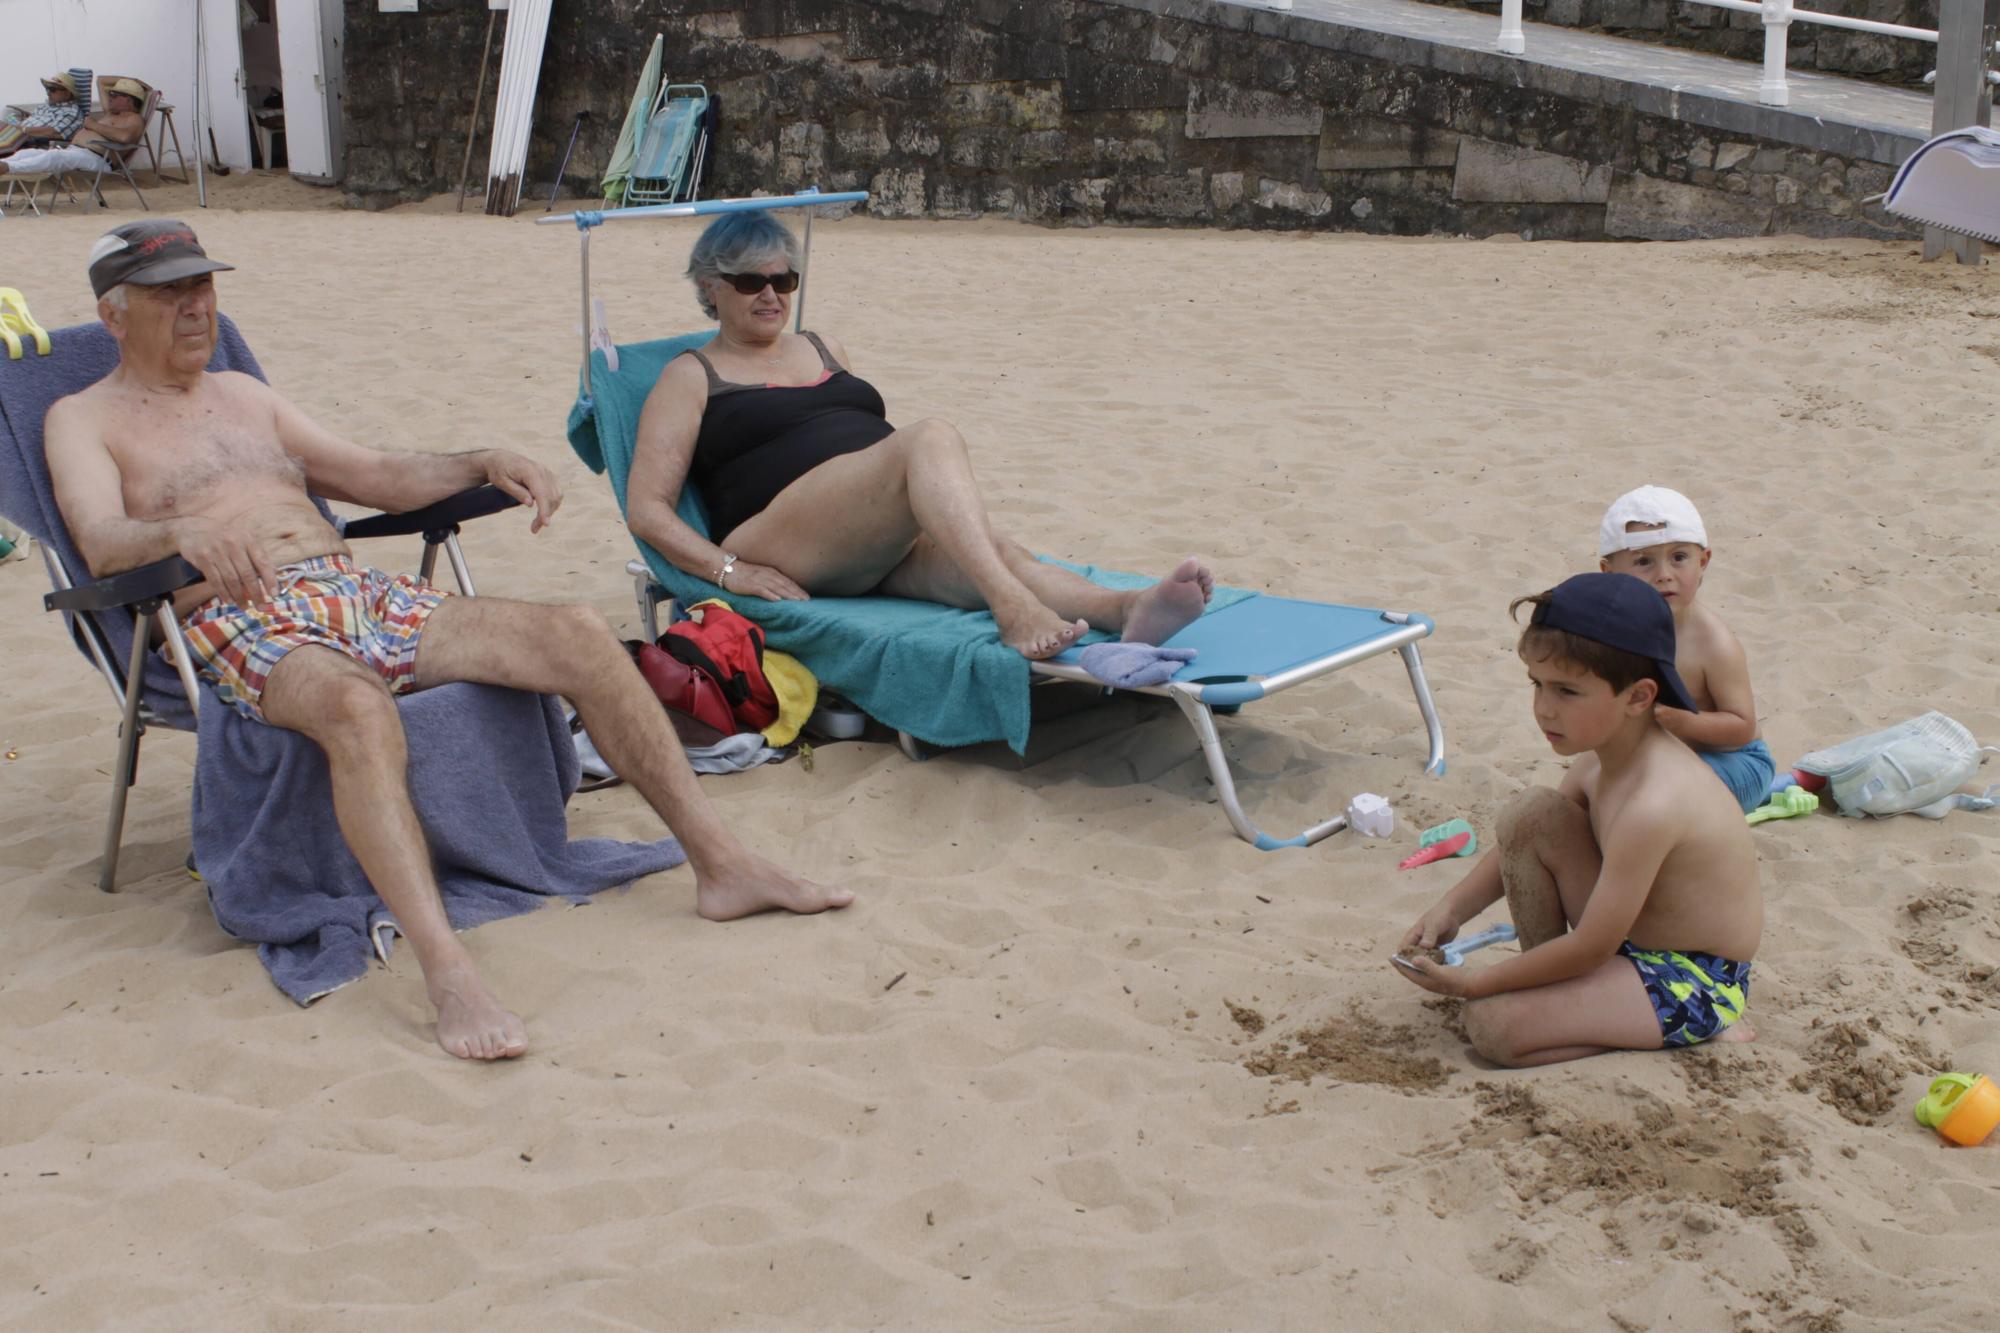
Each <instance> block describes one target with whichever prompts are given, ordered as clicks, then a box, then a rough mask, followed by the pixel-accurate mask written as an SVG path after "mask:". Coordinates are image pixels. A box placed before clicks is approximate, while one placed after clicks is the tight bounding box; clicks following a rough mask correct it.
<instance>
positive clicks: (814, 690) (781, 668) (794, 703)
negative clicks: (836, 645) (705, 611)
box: [688, 597, 819, 749]
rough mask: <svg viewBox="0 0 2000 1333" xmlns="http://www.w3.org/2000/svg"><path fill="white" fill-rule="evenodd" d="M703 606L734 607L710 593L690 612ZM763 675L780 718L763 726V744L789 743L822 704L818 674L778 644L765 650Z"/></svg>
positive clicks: (778, 745) (774, 745)
mask: <svg viewBox="0 0 2000 1333" xmlns="http://www.w3.org/2000/svg"><path fill="white" fill-rule="evenodd" d="M704 606H719V607H721V608H722V609H723V610H725V611H733V610H735V608H734V607H732V606H730V604H729V603H727V602H725V601H723V600H722V599H721V598H720V597H711V598H709V599H708V600H707V601H705V602H696V603H695V604H694V605H693V606H691V607H689V608H688V612H689V613H690V614H692V613H694V612H696V611H699V610H701V608H703V607H704ZM764 679H766V680H768V681H770V682H771V692H772V693H773V694H775V695H777V696H778V720H777V721H776V722H773V723H772V724H771V725H770V726H768V727H766V728H764V731H763V736H764V744H766V745H769V746H771V747H773V748H774V749H775V748H781V747H783V746H786V745H790V744H791V743H792V742H793V741H795V740H797V739H798V738H799V729H800V728H801V727H803V726H805V724H806V719H807V718H809V717H811V716H812V713H813V709H814V708H817V707H818V706H819V677H817V676H815V675H813V673H812V672H810V671H808V670H807V669H806V664H805V663H804V662H801V661H799V659H798V658H796V657H793V656H792V655H791V654H790V653H781V652H779V651H778V650H777V649H776V648H766V649H765V650H764Z"/></svg>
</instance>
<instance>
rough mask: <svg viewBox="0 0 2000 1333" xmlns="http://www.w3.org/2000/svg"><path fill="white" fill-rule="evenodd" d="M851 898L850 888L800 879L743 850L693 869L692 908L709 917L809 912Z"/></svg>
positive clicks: (724, 918) (842, 904) (731, 918)
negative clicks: (722, 862) (738, 855)
mask: <svg viewBox="0 0 2000 1333" xmlns="http://www.w3.org/2000/svg"><path fill="white" fill-rule="evenodd" d="M853 901H854V894H853V891H852V890H849V889H829V888H828V887H826V886H825V885H824V884H815V883H813V882H812V881H811V880H809V879H800V878H799V877H798V876H797V875H794V874H792V873H791V872H789V871H787V870H783V869H780V868H779V867H778V866H775V865H773V864H771V863H770V862H769V861H766V860H765V859H764V858H763V857H761V856H751V855H748V854H745V855H744V856H742V857H741V858H739V859H736V860H733V861H731V862H729V863H728V864H727V865H724V866H710V867H709V868H708V869H707V870H697V871H695V876H694V910H695V911H696V912H697V913H699V914H700V915H702V916H704V917H706V918H708V919H709V920H710V921H734V920H735V919H736V918H737V917H740V916H755V915H756V914H757V913H759V912H797V913H799V914H801V915H804V916H810V915H812V914H813V913H815V912H824V911H828V910H829V909H832V908H839V907H845V906H847V905H848V904H849V903H851V902H853Z"/></svg>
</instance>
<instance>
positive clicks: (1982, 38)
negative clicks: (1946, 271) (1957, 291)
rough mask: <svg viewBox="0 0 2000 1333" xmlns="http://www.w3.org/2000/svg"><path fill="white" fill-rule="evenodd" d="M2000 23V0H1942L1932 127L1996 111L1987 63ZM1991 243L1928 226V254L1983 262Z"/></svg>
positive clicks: (1949, 126) (1952, 126)
mask: <svg viewBox="0 0 2000 1333" xmlns="http://www.w3.org/2000/svg"><path fill="white" fill-rule="evenodd" d="M1996 29H2000V0H1939V4H1938V67H1937V89H1936V92H1935V93H1934V94H1933V101H1932V104H1931V133H1932V134H1933V135H1938V134H1943V133H1945V132H1946V131H1948V130H1962V129H1964V128H1965V127H1966V126H1968V125H1984V124H1986V123H1988V122H1989V121H1990V120H1991V119H1992V115H1993V85H1992V84H1991V83H1989V82H1988V81H1987V77H1986V69H1987V65H1988V62H1989V61H1990V60H1991V59H1992V57H1993V55H1994V40H1995V30H1996ZM1985 248H1986V247H1985V245H1984V243H1983V242H1981V241H1980V240H1979V239H1978V238H1977V237H1974V236H1965V235H1961V234H1960V233H1958V232H1952V231H1946V230H1945V229H1944V228H1942V227H1925V228H1924V258H1925V259H1926V260H1931V259H1937V258H1940V257H1941V256H1943V255H1944V253H1945V252H1946V251H1947V250H1948V251H1950V252H1951V254H1952V257H1953V258H1955V259H1957V260H1958V262H1959V263H1961V264H1977V263H1978V262H1979V260H1980V255H1981V254H1982V252H1983V251H1984V250H1985Z"/></svg>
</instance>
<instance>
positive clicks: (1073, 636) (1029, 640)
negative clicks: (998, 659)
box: [993, 597, 1090, 662]
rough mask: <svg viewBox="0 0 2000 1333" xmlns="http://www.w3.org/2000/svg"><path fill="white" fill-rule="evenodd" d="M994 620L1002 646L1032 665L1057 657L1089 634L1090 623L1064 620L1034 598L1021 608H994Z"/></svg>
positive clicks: (1028, 599)
mask: <svg viewBox="0 0 2000 1333" xmlns="http://www.w3.org/2000/svg"><path fill="white" fill-rule="evenodd" d="M993 619H994V620H995V621H996V622H997V623H998V624H999V626H1000V642H1002V643H1004V644H1006V645H1007V646H1008V647H1009V648H1012V649H1013V650H1014V651H1015V652H1017V653H1019V654H1020V655H1021V656H1023V657H1025V658H1027V659H1028V660H1029V661H1031V662H1032V661H1040V660H1041V659H1042V658H1044V657H1054V656H1055V655H1056V654H1057V653H1059V652H1061V651H1062V650H1063V649H1065V648H1067V647H1069V646H1070V645H1071V644H1073V643H1075V642H1076V641H1077V640H1078V639H1080V638H1082V637H1083V636H1084V635H1085V634H1088V633H1089V632H1090V625H1089V623H1088V622H1087V621H1082V620H1064V619H1063V618H1062V617H1061V616H1059V615H1057V614H1056V613H1055V612H1053V611H1051V610H1049V608H1047V607H1046V606H1043V605H1042V604H1041V603H1040V602H1038V601H1036V600H1035V599H1034V598H1033V597H1029V598H1027V599H1026V601H1025V602H1023V604H1022V605H1020V606H1019V607H1009V608H1001V607H994V608H993Z"/></svg>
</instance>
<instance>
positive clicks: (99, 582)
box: [42, 555, 202, 611]
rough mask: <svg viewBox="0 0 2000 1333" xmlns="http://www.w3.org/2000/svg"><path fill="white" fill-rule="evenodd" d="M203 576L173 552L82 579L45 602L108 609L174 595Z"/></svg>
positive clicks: (64, 608) (54, 608)
mask: <svg viewBox="0 0 2000 1333" xmlns="http://www.w3.org/2000/svg"><path fill="white" fill-rule="evenodd" d="M201 580H202V573H201V571H200V570H198V569H196V568H195V567H194V566H193V565H190V564H189V563H188V562H187V561H185V560H183V559H181V558H180V557H179V556H177V555H170V556H168V557H167V558H166V559H164V560H155V561H154V562H153V563H152V564H150V565H141V566H139V567H138V568H137V569H128V570H125V571H124V572H122V573H118V574H110V575H107V576H106V577H104V578H101V579H96V580H93V581H92V582H89V583H79V584H77V585H76V586H75V587H74V588H58V589H56V590H55V591H54V592H50V593H47V594H44V595H43V597H42V605H43V606H44V607H46V608H47V609H49V610H51V611H109V610H112V609H114V608H116V607H121V606H137V605H138V604H140V603H142V602H149V601H156V600H158V599H160V598H163V597H168V596H171V595H172V594H174V593H176V592H179V591H180V590H181V589H182V588H185V587H188V586H189V585H190V584H195V583H199V582H201Z"/></svg>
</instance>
